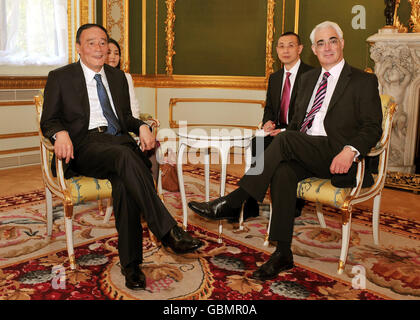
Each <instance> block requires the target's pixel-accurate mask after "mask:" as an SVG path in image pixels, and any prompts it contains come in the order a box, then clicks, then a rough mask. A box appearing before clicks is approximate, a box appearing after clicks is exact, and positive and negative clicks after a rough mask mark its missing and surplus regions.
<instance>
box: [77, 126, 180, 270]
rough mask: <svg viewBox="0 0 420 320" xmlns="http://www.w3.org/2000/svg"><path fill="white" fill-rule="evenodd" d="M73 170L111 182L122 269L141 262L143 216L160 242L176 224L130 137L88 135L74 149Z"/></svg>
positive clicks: (139, 151) (143, 157)
mask: <svg viewBox="0 0 420 320" xmlns="http://www.w3.org/2000/svg"><path fill="white" fill-rule="evenodd" d="M72 169H73V170H74V171H76V172H78V173H80V174H82V175H85V176H89V177H94V178H98V179H109V180H110V181H111V185H112V197H113V206H114V214H115V221H116V222H115V224H116V228H117V231H118V252H119V257H120V263H121V265H122V266H124V267H126V266H127V265H128V264H129V263H132V262H136V263H141V262H142V228H141V215H143V217H144V219H145V220H146V222H147V224H148V227H149V229H150V230H151V231H152V232H153V234H154V235H155V236H156V237H157V238H158V239H162V237H163V236H164V235H165V234H166V233H167V232H169V231H170V230H171V228H173V227H174V226H175V225H176V221H175V220H174V219H173V218H172V216H171V214H170V213H169V211H168V210H167V209H166V207H165V206H164V204H163V203H162V201H161V200H160V198H159V196H158V195H157V193H156V190H155V187H154V182H153V178H152V175H151V172H150V162H149V160H148V159H147V157H146V156H145V155H144V154H143V153H142V151H141V150H140V149H139V148H138V146H137V144H136V142H135V141H134V139H132V138H131V137H130V136H129V135H121V136H112V135H108V134H105V133H89V134H88V135H87V136H86V138H85V139H84V140H83V141H82V143H80V145H79V146H78V147H77V149H76V150H75V159H74V160H73V162H72Z"/></svg>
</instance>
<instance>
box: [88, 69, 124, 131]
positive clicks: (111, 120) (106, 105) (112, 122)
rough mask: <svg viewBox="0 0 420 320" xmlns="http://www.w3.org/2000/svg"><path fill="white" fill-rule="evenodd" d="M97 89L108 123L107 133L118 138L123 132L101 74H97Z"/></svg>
mask: <svg viewBox="0 0 420 320" xmlns="http://www.w3.org/2000/svg"><path fill="white" fill-rule="evenodd" d="M94 78H95V80H96V89H97V90H98V97H99V102H100V103H101V107H102V112H103V114H104V116H105V118H106V120H107V121H108V130H107V131H106V133H108V134H112V135H114V136H116V135H117V134H118V133H119V132H120V131H121V126H120V123H119V122H118V118H117V116H116V115H115V113H114V111H113V110H112V107H111V102H110V101H109V97H108V94H107V93H106V89H105V86H104V84H103V83H102V77H101V75H100V74H99V73H97V74H95V77H94Z"/></svg>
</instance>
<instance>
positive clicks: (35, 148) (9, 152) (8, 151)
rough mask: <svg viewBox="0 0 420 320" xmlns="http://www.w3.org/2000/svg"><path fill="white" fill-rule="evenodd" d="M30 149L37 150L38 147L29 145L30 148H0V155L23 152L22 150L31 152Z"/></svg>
mask: <svg viewBox="0 0 420 320" xmlns="http://www.w3.org/2000/svg"><path fill="white" fill-rule="evenodd" d="M31 151H39V147H31V148H20V149H12V150H1V151H0V155H1V156H2V155H5V154H13V153H24V152H31Z"/></svg>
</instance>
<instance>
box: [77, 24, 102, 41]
mask: <svg viewBox="0 0 420 320" xmlns="http://www.w3.org/2000/svg"><path fill="white" fill-rule="evenodd" d="M94 27H97V28H99V29H102V30H103V32H105V34H106V39H107V40H108V39H109V35H108V31H106V29H105V28H104V27H103V26H101V25H100V24H96V23H86V24H84V25H81V26H80V27H79V29H77V33H76V43H78V44H80V36H81V35H82V32H83V31H85V30H87V29H90V28H94Z"/></svg>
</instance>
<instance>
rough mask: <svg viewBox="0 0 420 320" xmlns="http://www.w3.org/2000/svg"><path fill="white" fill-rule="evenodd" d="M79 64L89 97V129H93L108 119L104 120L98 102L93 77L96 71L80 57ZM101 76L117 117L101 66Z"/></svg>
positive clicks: (105, 123)
mask: <svg viewBox="0 0 420 320" xmlns="http://www.w3.org/2000/svg"><path fill="white" fill-rule="evenodd" d="M80 65H81V66H82V69H83V74H84V76H85V80H86V88H87V92H88V97H89V106H90V117H89V130H90V129H94V128H97V127H101V126H107V125H108V121H107V120H106V118H105V116H104V114H103V112H102V107H101V103H100V102H99V97H98V90H97V89H96V80H95V79H94V77H95V75H96V74H97V72H95V71H93V70H91V69H89V68H88V67H87V66H86V65H85V64H84V63H83V61H82V60H81V59H80ZM99 73H100V74H101V77H102V83H103V84H104V87H105V89H106V92H107V94H108V98H109V101H110V102H111V107H112V110H113V111H114V113H115V116H116V117H117V118H118V115H117V112H116V111H115V107H114V102H113V101H112V96H111V92H110V90H109V85H108V81H107V79H106V75H105V71H104V68H103V67H102V69H101V71H100V72H99Z"/></svg>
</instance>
